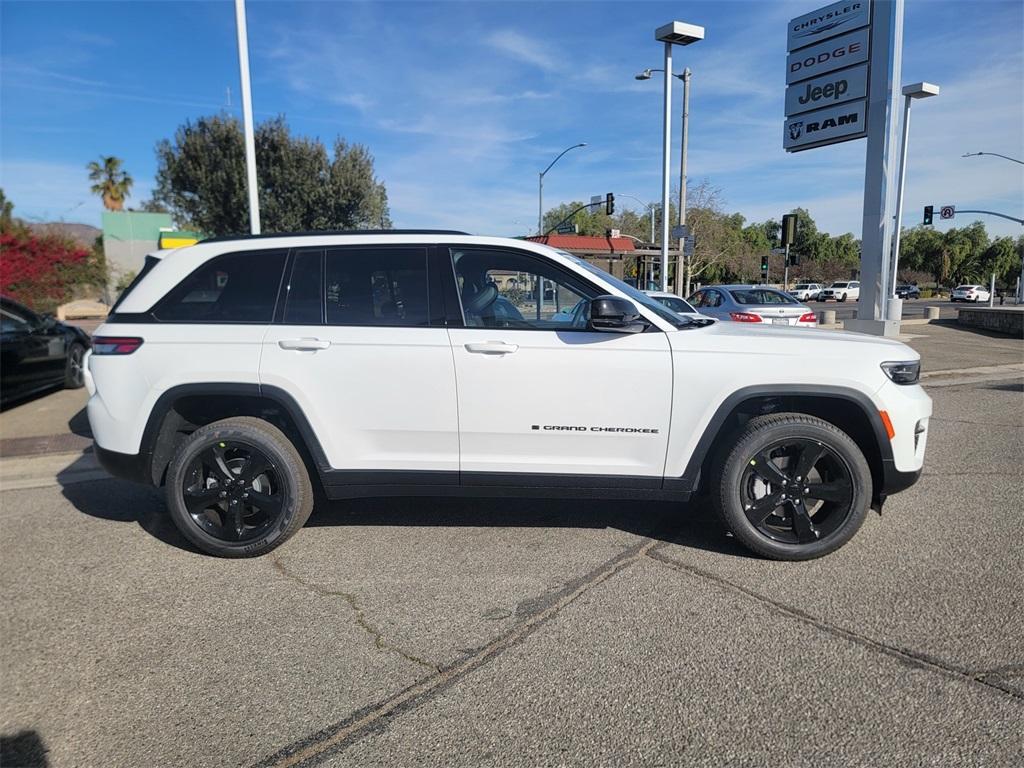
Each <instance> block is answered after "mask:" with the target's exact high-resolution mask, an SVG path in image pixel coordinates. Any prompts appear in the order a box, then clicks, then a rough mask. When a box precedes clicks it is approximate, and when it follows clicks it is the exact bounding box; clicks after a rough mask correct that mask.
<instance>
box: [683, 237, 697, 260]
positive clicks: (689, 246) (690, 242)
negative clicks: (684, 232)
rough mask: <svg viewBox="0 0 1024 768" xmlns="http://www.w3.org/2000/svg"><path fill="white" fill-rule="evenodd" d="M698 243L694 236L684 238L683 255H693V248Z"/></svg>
mask: <svg viewBox="0 0 1024 768" xmlns="http://www.w3.org/2000/svg"><path fill="white" fill-rule="evenodd" d="M695 245H696V241H695V240H694V238H693V236H692V235H691V236H690V237H687V238H685V239H684V240H683V256H693V248H694V246H695Z"/></svg>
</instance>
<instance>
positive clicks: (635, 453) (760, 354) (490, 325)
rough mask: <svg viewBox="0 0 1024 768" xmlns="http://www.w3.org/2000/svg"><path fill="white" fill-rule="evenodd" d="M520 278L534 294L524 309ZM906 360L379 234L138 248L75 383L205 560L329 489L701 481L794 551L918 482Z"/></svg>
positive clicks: (493, 241) (130, 466) (548, 493)
mask: <svg viewBox="0 0 1024 768" xmlns="http://www.w3.org/2000/svg"><path fill="white" fill-rule="evenodd" d="M540 281H543V282H544V284H545V285H550V286H553V291H552V293H551V294H550V295H551V296H553V297H555V298H557V301H554V302H549V301H548V300H547V296H545V299H544V300H543V301H540V302H538V301H537V300H536V297H537V294H538V291H537V290H536V287H537V284H538V283H539V282H540ZM553 305H557V306H559V307H573V308H574V309H573V312H572V313H571V315H569V314H568V313H561V312H558V311H556V307H555V306H553ZM809 359H813V360H814V363H815V364H814V365H813V366H809V365H807V364H806V362H807V360H809ZM919 370H920V358H919V356H918V353H917V352H915V351H914V350H912V349H910V348H909V347H907V346H905V345H904V344H901V343H899V342H897V341H893V340H890V339H882V338H874V337H870V336H861V335H856V334H843V333H835V332H828V331H820V330H804V329H800V328H775V327H774V326H772V325H767V324H764V325H759V327H756V328H755V327H751V326H750V325H746V324H743V323H735V322H726V323H707V322H698V321H695V320H694V319H692V318H688V317H681V316H680V315H678V314H676V313H675V312H672V311H670V310H668V309H666V308H665V307H664V306H663V305H662V304H660V303H659V302H657V301H656V300H654V299H652V298H651V297H649V296H647V295H645V294H644V293H643V292H641V291H638V290H636V289H635V288H632V287H630V286H628V285H626V284H625V283H623V282H622V281H620V280H618V279H616V278H614V277H612V276H611V275H610V274H608V273H606V272H604V271H602V270H601V269H599V268H597V267H596V266H594V265H592V264H589V263H587V262H585V261H581V260H580V259H578V258H576V257H574V256H572V255H570V254H568V253H565V252H564V251H558V250H555V249H553V248H550V247H548V246H545V245H542V244H540V243H533V242H526V241H522V240H510V239H505V238H491V237H474V236H470V235H466V234H462V233H458V232H446V231H413V230H398V231H389V232H370V233H323V234H311V235H267V236H256V237H240V238H215V239H212V240H207V241H204V242H201V243H199V244H197V245H194V246H190V247H186V248H180V249H177V250H174V251H169V252H161V253H159V254H154V255H152V256H149V257H147V260H146V265H145V267H144V268H143V270H142V271H141V272H140V274H139V277H138V278H137V279H136V280H135V281H134V283H133V284H132V285H131V286H130V287H129V289H128V290H127V291H126V293H125V294H124V296H123V297H122V298H121V300H120V302H119V303H118V304H117V305H116V306H115V307H114V308H113V312H112V314H111V315H110V316H109V317H108V318H107V320H106V321H105V322H104V323H103V325H102V326H100V327H99V328H98V329H97V330H96V334H95V337H94V338H93V348H92V351H91V352H90V353H89V354H88V355H87V358H86V374H85V383H86V386H87V388H88V391H89V394H90V398H89V403H88V414H89V422H90V424H91V426H92V431H93V435H94V436H95V446H96V447H95V450H96V455H97V457H98V458H99V460H100V462H101V463H102V464H103V466H104V467H106V468H107V469H108V470H109V471H110V472H112V473H113V474H115V475H119V476H122V477H127V478H132V479H135V480H139V481H142V482H145V483H150V484H153V485H156V486H163V487H164V488H165V489H166V497H167V506H168V510H169V514H170V517H171V518H172V520H173V521H174V523H175V525H176V526H177V527H178V529H179V530H180V531H181V532H182V534H183V535H184V536H185V537H186V538H188V539H189V540H190V541H191V542H193V543H194V544H195V545H196V546H197V547H199V548H200V549H202V550H203V551H205V552H208V553H211V554H215V555H220V556H225V557H247V556H252V555H260V554H263V553H265V552H269V551H270V550H272V549H274V548H275V547H277V546H278V545H280V544H281V543H282V542H284V541H285V540H287V539H288V538H289V537H290V536H292V535H293V534H294V533H295V532H296V531H297V530H298V529H299V528H301V527H302V525H303V524H304V523H305V522H306V520H307V518H308V517H309V515H310V513H311V511H312V509H313V500H314V493H313V488H314V484H315V485H316V487H317V488H319V489H321V490H322V492H323V495H324V496H326V498H327V499H345V498H353V497H366V496H394V495H415V496H430V495H436V496H441V497H447V496H454V495H482V496H496V495H497V496H512V495H524V496H543V497H569V498H580V497H583V498H600V499H608V498H619V499H622V500H623V503H630V502H636V501H639V500H642V499H648V500H662V501H675V502H685V501H687V500H688V499H690V498H691V497H693V496H695V495H697V494H699V493H701V492H703V491H706V492H707V493H709V494H710V496H711V498H712V499H713V500H714V505H715V507H716V509H717V510H718V512H719V514H720V516H721V518H722V520H723V521H724V523H725V525H726V526H728V528H729V530H731V531H732V532H733V533H734V535H735V536H736V538H737V539H738V540H739V541H741V542H743V543H744V544H746V545H747V546H748V547H750V548H751V549H752V550H754V551H756V552H758V553H761V554H762V555H765V556H768V557H772V558H779V559H790V560H800V559H809V558H813V557H819V556H821V555H824V554H827V553H828V552H831V551H833V550H835V549H837V548H838V547H840V546H842V545H843V544H844V543H845V542H847V541H848V540H849V539H850V538H851V537H852V536H853V535H854V534H855V533H856V531H857V529H858V528H859V527H860V525H861V523H862V522H863V521H864V518H865V516H866V514H867V510H868V508H869V507H872V506H873V507H875V508H878V509H880V508H881V504H882V503H883V502H884V500H885V498H886V497H887V496H889V495H890V494H893V493H896V492H897V491H900V490H902V489H904V488H906V487H908V486H909V485H911V484H912V483H914V482H915V481H916V480H917V478H918V476H919V475H920V472H921V466H922V463H923V461H924V453H925V442H926V438H927V430H928V420H929V417H930V416H931V412H932V403H931V400H930V399H929V397H928V395H927V394H925V392H924V390H923V389H922V388H921V387H920V386H919V384H918V376H919ZM638 391H639V392H642V393H643V397H640V398H638V397H636V396H635V393H636V392H638ZM108 502H109V503H110V504H114V505H116V504H117V503H119V502H118V500H117V499H116V498H111V499H108ZM120 503H122V504H130V503H132V502H131V497H130V496H129V495H126V496H125V498H124V499H123V500H122V501H121V502H120ZM680 510H681V511H682V510H683V507H680ZM637 514H639V515H643V514H646V513H645V512H644V510H643V509H642V508H641V509H638V510H637Z"/></svg>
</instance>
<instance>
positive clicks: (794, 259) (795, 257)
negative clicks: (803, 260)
mask: <svg viewBox="0 0 1024 768" xmlns="http://www.w3.org/2000/svg"><path fill="white" fill-rule="evenodd" d="M789 266H791V267H799V266H800V254H799V253H791V254H789Z"/></svg>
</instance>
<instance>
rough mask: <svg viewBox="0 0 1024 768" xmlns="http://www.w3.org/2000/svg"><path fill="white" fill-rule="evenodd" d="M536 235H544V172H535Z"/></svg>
mask: <svg viewBox="0 0 1024 768" xmlns="http://www.w3.org/2000/svg"><path fill="white" fill-rule="evenodd" d="M537 235H538V237H543V236H544V173H543V172H540V173H538V174H537Z"/></svg>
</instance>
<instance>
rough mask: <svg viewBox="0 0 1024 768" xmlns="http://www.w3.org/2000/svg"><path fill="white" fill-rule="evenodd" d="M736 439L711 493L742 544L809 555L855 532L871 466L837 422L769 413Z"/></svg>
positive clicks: (770, 553) (867, 497)
mask: <svg viewBox="0 0 1024 768" xmlns="http://www.w3.org/2000/svg"><path fill="white" fill-rule="evenodd" d="M733 440H734V442H733V443H732V446H731V447H730V448H729V449H728V450H729V452H728V454H727V455H725V457H724V458H723V459H721V463H720V464H719V465H718V466H719V470H720V471H718V472H715V473H714V476H715V482H714V484H713V485H712V487H711V489H710V490H711V491H712V498H713V501H714V504H715V507H716V509H717V511H718V514H719V515H720V516H721V518H722V522H723V523H724V524H725V526H726V527H727V528H728V529H729V531H731V532H732V534H733V535H734V536H735V537H736V539H737V540H738V541H740V542H741V543H742V544H743V545H744V546H746V547H747V548H748V549H750V550H752V551H754V552H756V553H758V554H759V555H763V556H765V557H770V558H773V559H776V560H810V559H812V558H815V557H821V556H823V555H826V554H828V553H829V552H833V551H835V550H837V549H839V548H840V547H841V546H843V545H844V544H845V543H846V542H848V541H849V540H850V539H852V538H853V536H854V534H856V533H857V531H858V530H859V528H860V526H861V525H862V524H863V522H864V519H865V517H867V511H868V506H869V504H870V502H871V495H872V477H871V469H870V467H868V463H867V460H866V459H865V458H864V454H863V452H862V451H861V449H860V447H859V446H858V445H857V443H856V442H854V440H853V439H852V438H851V437H850V436H849V435H848V434H846V433H845V432H843V431H842V430H841V429H839V428H838V427H836V425H835V424H831V423H829V422H827V421H824V420H823V419H820V418H817V417H815V416H810V415H808V414H805V413H774V414H769V415H764V416H756V417H754V418H752V419H750V421H749V422H747V424H746V425H745V426H744V427H742V429H741V431H740V432H739V433H738V434H736V435H735V436H734V437H733Z"/></svg>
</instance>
